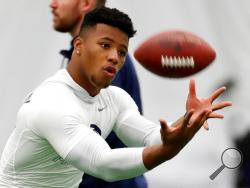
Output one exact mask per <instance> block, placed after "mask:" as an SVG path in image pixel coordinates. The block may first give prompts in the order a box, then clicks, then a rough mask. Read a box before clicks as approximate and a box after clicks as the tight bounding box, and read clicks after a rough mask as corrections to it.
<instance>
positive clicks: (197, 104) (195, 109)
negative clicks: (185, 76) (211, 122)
mask: <svg viewBox="0 0 250 188" xmlns="http://www.w3.org/2000/svg"><path fill="white" fill-rule="evenodd" d="M225 89H226V88H225V87H221V88H219V89H217V90H216V91H214V92H213V93H212V94H211V95H210V96H209V97H208V98H204V99H199V98H198V97H197V96H196V89H195V81H194V80H190V83H189V94H188V97H187V102H186V111H187V112H186V114H185V115H184V117H181V118H179V119H178V120H177V121H175V122H174V123H173V124H172V125H171V126H168V125H167V122H166V121H165V120H163V119H161V120H160V124H161V138H162V142H163V145H165V146H166V147H168V148H169V149H170V148H172V149H171V152H170V153H172V154H173V156H174V155H176V154H177V153H178V152H179V151H180V150H181V149H182V148H183V147H184V146H185V145H186V144H187V143H188V142H189V140H191V139H192V137H193V136H194V135H195V133H196V132H197V131H198V130H199V129H200V128H201V127H202V126H204V128H205V129H208V124H207V119H209V118H220V119H221V118H223V117H224V116H223V115H222V114H219V113H216V112H215V111H217V110H219V109H222V108H225V107H228V106H231V105H232V103H231V102H230V101H223V102H219V103H217V104H213V102H214V101H215V100H216V99H217V98H218V97H219V96H220V95H221V94H222V93H223V92H224V91H225ZM171 156H172V155H171Z"/></svg>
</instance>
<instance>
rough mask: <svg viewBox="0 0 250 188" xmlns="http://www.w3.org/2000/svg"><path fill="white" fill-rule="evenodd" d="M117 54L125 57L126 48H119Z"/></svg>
mask: <svg viewBox="0 0 250 188" xmlns="http://www.w3.org/2000/svg"><path fill="white" fill-rule="evenodd" d="M119 55H120V56H122V57H126V55H127V51H126V50H119Z"/></svg>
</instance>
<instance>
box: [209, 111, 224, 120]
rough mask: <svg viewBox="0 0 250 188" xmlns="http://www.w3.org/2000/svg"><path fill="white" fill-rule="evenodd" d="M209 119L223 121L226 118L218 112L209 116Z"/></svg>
mask: <svg viewBox="0 0 250 188" xmlns="http://www.w3.org/2000/svg"><path fill="white" fill-rule="evenodd" d="M208 118H219V119H223V118H224V115H222V114H218V113H216V112H212V113H210V114H209V115H208Z"/></svg>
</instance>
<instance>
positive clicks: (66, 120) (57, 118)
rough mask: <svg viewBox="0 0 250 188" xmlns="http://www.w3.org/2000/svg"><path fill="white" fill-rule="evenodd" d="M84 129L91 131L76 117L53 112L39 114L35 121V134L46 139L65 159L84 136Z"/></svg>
mask: <svg viewBox="0 0 250 188" xmlns="http://www.w3.org/2000/svg"><path fill="white" fill-rule="evenodd" d="M84 127H86V128H87V129H89V130H90V131H91V129H90V128H88V127H87V126H86V125H84V124H83V122H82V121H81V119H80V118H79V117H77V116H76V115H64V114H61V113H55V111H53V112H49V111H47V112H42V113H39V116H38V117H37V118H36V120H35V129H36V132H38V134H39V135H40V136H41V137H43V138H44V139H46V140H47V141H48V142H49V143H50V144H51V146H52V147H53V148H54V149H55V151H56V152H57V153H58V154H59V155H60V156H61V157H62V158H65V157H66V155H67V154H68V153H69V151H70V150H71V149H72V148H73V147H74V146H75V145H76V144H77V143H78V142H79V141H80V140H81V138H82V137H83V136H84V135H85V133H84V131H85V129H84V130H83V128H84Z"/></svg>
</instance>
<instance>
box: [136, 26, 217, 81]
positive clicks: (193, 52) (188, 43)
mask: <svg viewBox="0 0 250 188" xmlns="http://www.w3.org/2000/svg"><path fill="white" fill-rule="evenodd" d="M134 57H135V59H136V60H137V61H138V62H139V63H140V64H141V65H142V66H143V67H145V68H146V69H147V70H149V71H151V72H153V73H155V74H157V75H159V76H163V77H169V78H183V77H187V76H190V75H193V74H195V73H197V72H199V71H201V70H203V69H205V68H206V67H207V66H208V65H210V64H211V63H212V62H213V61H214V60H215V58H216V52H215V50H214V49H213V48H212V47H211V46H210V45H209V44H208V43H207V42H206V41H205V40H204V39H202V38H201V37H199V36H197V35H195V34H193V33H192V32H188V31H182V30H169V31H164V32H161V33H158V34H156V35H154V36H152V37H150V38H148V39H147V40H146V41H144V42H143V43H141V44H140V45H139V46H138V47H137V48H136V50H135V51H134Z"/></svg>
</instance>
